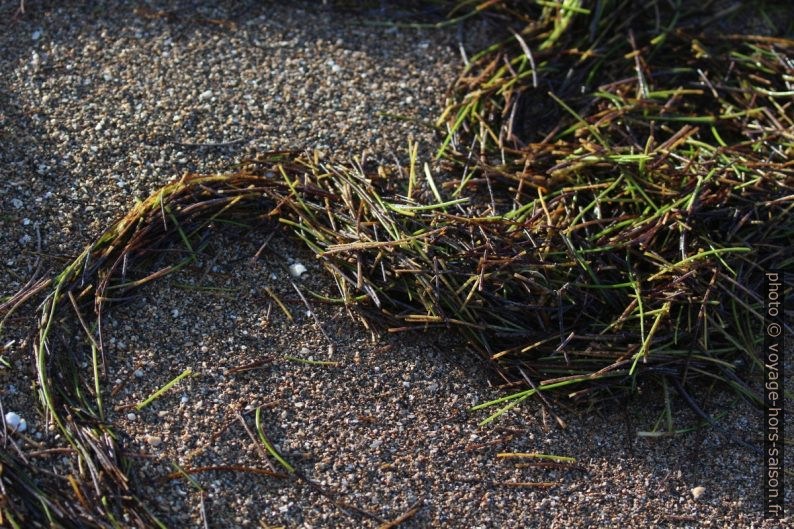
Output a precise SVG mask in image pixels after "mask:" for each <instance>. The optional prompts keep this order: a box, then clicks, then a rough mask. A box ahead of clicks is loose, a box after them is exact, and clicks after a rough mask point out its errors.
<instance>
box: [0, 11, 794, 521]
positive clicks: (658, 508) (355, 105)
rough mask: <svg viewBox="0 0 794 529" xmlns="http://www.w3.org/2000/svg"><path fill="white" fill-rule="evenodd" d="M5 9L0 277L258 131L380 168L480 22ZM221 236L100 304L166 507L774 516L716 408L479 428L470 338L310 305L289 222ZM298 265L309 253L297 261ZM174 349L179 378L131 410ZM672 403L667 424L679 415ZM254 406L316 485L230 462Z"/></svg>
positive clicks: (22, 393)
mask: <svg viewBox="0 0 794 529" xmlns="http://www.w3.org/2000/svg"><path fill="white" fill-rule="evenodd" d="M0 6H1V7H2V11H1V12H0V20H1V21H0V24H2V26H3V31H2V34H0V72H2V75H0V296H2V295H9V294H12V293H14V292H16V291H17V290H18V289H19V288H20V287H21V286H22V285H23V284H24V283H25V282H26V281H27V280H28V279H29V278H30V276H31V275H32V274H33V273H34V271H35V268H36V266H40V267H42V269H43V270H47V271H49V272H48V273H49V274H54V273H57V271H58V270H59V269H60V268H61V267H62V266H63V265H64V264H65V263H66V262H67V260H68V259H69V258H71V257H73V256H75V255H76V254H77V253H78V252H79V251H80V250H81V249H82V248H83V247H84V246H85V245H86V244H88V243H90V241H91V240H92V238H94V237H96V236H97V235H98V234H99V233H100V232H101V230H102V229H103V228H104V227H105V226H107V225H109V224H110V223H111V222H112V221H113V220H115V219H117V218H118V217H119V216H120V215H121V214H122V213H123V212H124V211H126V210H127V209H128V208H129V207H131V206H132V205H133V204H134V202H135V200H136V199H143V198H145V197H146V196H147V195H148V194H149V193H151V192H152V191H153V190H154V189H156V188H157V187H158V186H159V185H162V184H163V183H165V182H168V181H170V180H171V179H173V178H175V177H178V176H180V175H181V174H184V173H185V172H186V171H189V172H201V173H208V172H213V171H220V170H226V169H228V168H229V166H230V165H231V164H233V163H235V162H237V161H240V160H243V159H245V158H247V157H250V156H252V155H254V154H255V153H256V152H262V151H266V150H276V149H319V150H322V151H323V152H325V153H327V154H328V155H329V156H338V157H346V156H352V155H358V156H362V155H363V156H366V157H368V158H370V159H373V160H376V161H379V162H381V163H384V164H387V163H394V160H395V159H397V160H404V159H405V157H406V147H407V139H408V137H409V136H410V137H413V138H414V139H416V140H418V141H420V142H421V144H422V145H423V153H424V155H425V156H427V155H428V153H429V152H431V151H432V146H433V145H434V142H436V141H437V138H435V136H434V133H433V131H432V130H431V129H430V128H428V127H427V126H426V124H427V123H428V122H432V120H433V119H434V118H435V117H436V116H437V115H438V113H439V112H440V110H441V108H442V105H443V103H444V98H445V92H446V90H447V88H448V87H449V85H450V84H451V83H452V81H453V80H454V78H455V76H456V75H457V73H458V71H459V69H460V68H461V66H462V58H461V53H460V49H461V48H463V49H464V50H465V51H466V52H467V53H474V52H476V51H477V45H478V43H477V42H467V41H465V40H463V41H462V40H461V37H462V35H464V34H466V35H469V34H483V33H484V32H485V31H486V30H485V29H484V28H482V27H479V26H478V24H479V22H467V24H471V26H470V27H469V26H467V27H466V30H467V31H465V32H464V31H461V30H460V28H457V27H454V26H453V27H448V28H445V29H443V30H430V29H396V28H393V27H387V26H378V25H372V24H368V23H367V22H368V21H370V20H372V18H373V17H374V16H376V15H379V16H386V17H388V16H390V15H391V16H393V13H391V12H390V11H389V10H388V9H386V10H385V11H383V9H385V8H380V9H381V10H380V11H379V12H378V13H364V14H362V13H361V12H350V11H342V10H340V9H334V8H331V7H330V6H324V5H321V3H320V2H317V3H309V2H305V3H304V2H300V3H296V4H290V5H289V6H287V5H286V3H283V4H282V3H275V2H274V3H267V2H265V3H263V2H253V1H249V2H190V1H181V2H176V3H172V2H123V1H120V0H119V1H110V2H99V3H94V2H27V12H26V14H25V15H23V16H21V17H19V18H18V19H14V17H13V14H14V9H15V8H16V2H3V3H2V4H0ZM395 114H399V115H402V116H405V117H408V118H410V119H397V118H395V117H394V115H395ZM218 231H219V233H218V234H217V237H216V238H214V239H212V240H211V242H210V244H209V246H208V247H207V249H206V250H205V252H204V254H203V255H202V257H201V259H200V260H199V262H197V263H195V266H192V267H189V268H187V269H185V270H183V271H181V272H179V273H178V274H176V275H173V276H169V277H168V278H166V279H164V280H162V281H160V282H157V283H154V284H151V285H149V286H147V287H145V288H144V289H143V290H142V291H141V292H140V294H141V295H140V296H139V297H138V298H136V299H135V300H133V301H131V302H128V303H126V304H122V305H119V306H117V307H115V308H114V309H113V310H112V311H111V312H110V315H109V317H108V320H107V322H106V328H105V336H106V341H107V342H108V343H109V347H108V355H109V358H108V374H107V380H106V381H105V384H106V387H107V388H113V389H112V396H109V397H108V399H109V401H110V402H108V403H107V407H108V408H109V409H113V412H112V414H111V416H110V417H109V419H110V420H111V421H112V422H113V423H114V424H115V426H116V430H117V431H118V432H120V436H121V439H122V444H123V445H124V446H125V448H126V449H129V451H130V452H131V453H135V454H138V460H139V461H140V466H139V468H138V469H137V470H136V472H135V476H136V479H137V481H138V486H139V487H140V490H141V491H143V492H144V496H146V497H147V498H150V499H151V502H152V505H154V506H155V508H156V509H157V511H158V512H159V513H160V514H161V515H162V518H163V519H164V520H165V521H166V522H167V523H168V524H169V525H170V526H171V527H204V526H205V525H204V524H206V526H207V527H213V528H226V527H254V528H264V527H280V526H284V527H290V528H293V527H294V528H299V527H305V528H309V527H315V528H322V527H380V526H382V525H383V524H387V523H389V522H392V521H394V522H400V520H401V518H405V519H406V520H405V521H404V522H402V523H401V524H399V526H400V527H406V528H407V527H461V528H477V527H482V528H496V527H553V528H569V527H637V528H640V527H692V528H695V527H770V528H771V527H785V526H788V527H791V526H792V525H786V523H787V522H785V521H784V522H781V523H777V524H776V523H765V522H764V521H763V520H762V515H761V513H762V500H763V490H762V488H761V477H762V461H761V458H760V455H759V454H755V453H752V452H749V451H748V450H746V449H744V448H742V447H739V446H737V445H736V444H734V443H732V442H731V441H730V440H728V439H727V438H726V437H725V436H724V435H722V434H720V433H719V432H718V431H715V430H713V429H701V430H697V431H696V432H695V433H691V434H686V435H679V436H676V437H672V438H648V437H643V436H638V435H637V432H638V431H647V430H650V429H652V427H653V425H654V422H655V421H656V420H657V417H658V416H659V414H660V412H661V411H662V403H661V402H659V401H658V400H657V399H655V398H654V397H655V396H656V395H658V393H657V391H658V388H653V387H650V386H649V387H647V388H644V389H645V390H646V391H644V392H641V393H640V394H639V395H638V396H636V397H634V398H633V399H632V400H631V401H628V402H627V401H624V400H621V401H616V402H614V403H608V404H607V405H605V406H604V407H603V408H601V409H599V410H588V409H581V408H570V407H568V406H567V405H566V403H565V400H564V396H561V400H560V401H559V403H558V404H555V405H554V408H553V413H552V410H550V409H548V408H547V407H546V406H545V404H544V403H543V402H542V401H541V400H527V401H526V402H525V403H523V404H522V405H521V406H519V407H517V408H515V409H514V410H512V411H510V412H509V413H507V414H505V415H504V416H502V417H500V418H499V419H497V420H496V421H494V422H492V423H490V424H488V425H487V426H482V427H481V426H478V422H479V421H481V420H482V419H484V418H486V417H487V416H488V412H487V411H478V412H472V411H469V408H470V407H471V406H473V405H476V404H479V403H482V402H486V401H488V400H490V399H494V398H497V397H499V396H501V395H504V394H505V393H504V391H500V390H499V389H498V388H496V387H494V386H493V383H495V382H496V381H495V380H494V379H493V377H492V374H490V373H489V372H488V370H487V366H486V365H485V364H484V363H483V361H482V360H480V359H479V358H477V357H476V356H474V355H473V353H471V352H469V351H467V350H466V349H465V348H464V347H462V346H461V345H460V344H459V343H456V342H455V340H454V339H453V338H451V337H449V336H445V335H440V334H432V333H428V334H423V335H422V334H410V335H409V334H402V333H393V334H389V333H383V332H380V333H376V332H374V331H373V330H371V329H367V328H365V327H364V326H363V325H361V324H360V323H358V322H355V321H353V320H351V318H350V317H349V316H348V314H347V312H346V310H345V308H344V307H340V306H336V305H330V304H323V303H321V302H319V301H317V300H316V299H315V298H312V297H309V298H307V301H308V306H307V304H306V303H304V301H303V300H302V299H301V297H300V295H299V294H298V293H297V291H296V288H295V287H296V286H297V287H298V289H299V290H300V291H301V292H302V293H307V292H308V291H314V292H320V293H325V294H327V295H329V296H334V295H336V288H335V286H334V284H333V281H331V280H330V279H329V278H328V277H327V276H326V275H324V273H323V271H322V269H321V267H320V266H319V265H318V264H317V262H316V260H315V258H314V257H313V256H312V255H311V254H309V253H307V251H306V250H304V249H303V248H301V247H300V246H299V244H298V242H297V240H296V239H294V238H290V237H289V236H288V234H287V233H286V232H280V233H278V234H276V235H275V236H274V237H273V238H272V240H270V243H269V244H268V246H267V248H266V249H265V251H263V252H262V253H261V255H260V256H259V257H258V258H257V259H255V260H252V259H251V258H252V256H253V255H254V254H256V253H257V250H258V249H259V248H260V247H261V245H262V243H263V242H264V241H265V239H266V238H268V236H269V231H267V230H264V231H261V232H260V231H255V232H247V231H241V230H235V229H233V228H223V229H219V230H218ZM296 261H297V262H300V263H302V264H303V265H305V266H306V268H307V270H308V271H307V272H306V273H305V274H303V276H302V277H300V278H299V279H298V278H294V277H293V276H292V275H291V274H290V272H289V265H290V264H293V263H294V262H296ZM293 283H294V286H293ZM267 289H270V290H271V291H272V292H274V293H275V294H276V295H277V297H278V298H279V299H281V300H282V301H283V302H284V305H285V309H286V312H285V310H282V309H281V308H280V307H279V306H277V304H276V303H275V302H274V301H273V298H272V297H271V296H270V295H269V294H267ZM287 312H289V316H288V315H287ZM31 314H32V311H30V310H23V311H21V312H20V313H19V314H18V315H16V316H14V317H13V318H12V319H11V320H10V321H9V322H8V327H7V329H6V330H5V331H4V335H3V337H2V343H0V348H2V355H3V357H4V358H5V359H6V360H7V361H8V362H9V363H10V365H11V367H10V368H5V367H1V366H0V399H2V406H3V409H4V410H6V411H9V410H13V411H15V412H17V413H19V415H21V416H23V417H24V418H25V419H26V421H27V423H28V426H29V428H28V432H26V434H27V438H26V439H20V443H21V445H22V446H23V447H24V446H34V445H37V444H41V445H42V446H48V443H50V442H51V440H49V438H48V435H47V433H48V432H47V426H46V424H45V422H44V418H43V416H42V415H41V413H40V411H38V408H37V406H36V401H35V398H36V397H35V392H34V380H35V372H34V369H33V365H32V362H31V353H30V340H29V332H30V328H31V320H30V317H31ZM789 340H790V341H792V340H791V338H789ZM329 346H332V348H333V352H330V351H329ZM790 356H791V355H789V357H790ZM285 357H290V358H285ZM301 360H303V361H301ZM305 360H308V361H310V362H315V363H307V362H304V361H305ZM317 361H319V362H322V363H321V364H317V363H316V362H317ZM789 366H790V362H789ZM187 368H191V369H192V370H193V371H194V373H195V376H192V377H189V378H186V379H185V380H183V381H181V382H180V383H179V384H178V385H177V386H175V387H174V388H173V389H172V390H171V391H169V392H168V393H167V394H165V395H164V396H163V397H162V398H160V399H158V400H157V401H155V402H154V403H153V404H152V405H151V406H149V407H147V408H145V409H143V410H141V411H137V412H136V411H133V410H131V409H130V406H129V405H130V404H134V403H136V402H139V401H140V400H141V399H143V398H145V397H146V396H147V395H149V394H151V393H152V392H153V391H155V390H156V389H157V388H159V387H161V386H162V385H163V384H165V383H166V382H167V381H169V380H171V379H172V378H173V377H175V376H176V375H177V374H179V373H180V372H182V371H183V370H185V369H187ZM108 393H109V394H110V393H111V392H110V391H109V392H108ZM675 402H676V404H677V405H678V406H679V407H680V408H681V410H682V411H681V412H680V413H678V414H677V415H676V421H677V422H676V424H675V427H676V428H688V427H691V426H693V425H697V424H698V420H697V417H695V416H694V415H693V414H692V413H690V412H688V411H686V409H685V405H684V404H683V402H681V401H675ZM259 406H262V410H263V411H262V421H263V425H264V430H265V432H266V434H267V436H268V438H269V439H270V440H271V441H272V442H273V444H274V445H275V446H276V448H277V450H278V451H279V452H280V453H281V454H282V455H283V457H284V458H285V459H286V460H287V461H288V462H289V463H290V464H291V465H293V466H294V467H295V468H296V469H298V470H299V471H300V472H301V473H302V474H303V475H305V476H306V477H307V478H308V479H310V480H311V481H312V482H314V483H315V484H316V486H309V485H307V484H306V482H301V481H294V480H279V479H274V478H272V477H268V476H263V475H258V474H255V473H251V472H246V471H245V470H241V469H240V467H244V469H250V468H268V464H273V463H274V462H273V461H272V460H269V459H267V458H265V457H263V454H262V448H261V445H260V444H259V443H258V442H255V441H254V440H252V438H251V437H250V436H249V434H248V433H247V431H246V427H247V428H249V429H250V428H253V424H254V416H253V415H254V414H253V411H252V410H254V409H255V408H257V407H259ZM704 407H705V409H707V410H708V411H709V412H710V413H712V414H716V413H719V412H721V411H725V415H723V416H721V418H720V419H719V422H720V424H721V425H723V426H724V428H726V429H729V430H731V431H732V432H733V433H734V435H736V436H737V437H740V438H742V439H745V440H747V441H750V442H754V443H756V444H758V443H759V440H760V436H761V414H760V411H759V410H756V409H754V408H752V407H750V406H749V405H747V404H745V403H743V402H735V401H734V396H733V395H725V394H721V393H719V392H715V393H713V394H712V395H711V397H710V398H709V400H708V401H707V402H705V403H704ZM555 414H556V415H555ZM243 423H245V425H246V426H244V425H243ZM789 424H790V421H789ZM563 426H564V427H563ZM789 431H794V430H791V428H790V427H789ZM26 443H27V444H26ZM501 453H545V454H555V455H559V456H566V457H570V458H575V460H576V461H575V464H567V465H555V464H553V463H552V464H548V462H545V463H546V464H544V465H538V464H537V461H536V460H530V459H526V458H514V457H499V454H501ZM57 457H58V456H54V457H52V459H57ZM787 459H788V460H789V462H790V461H791V459H790V458H787ZM172 462H175V463H177V464H178V465H180V466H182V467H184V468H187V467H189V468H198V467H213V468H215V470H207V471H205V472H200V473H197V474H195V475H194V476H193V478H194V479H195V480H196V482H197V483H198V484H199V485H200V486H201V487H202V488H203V489H204V490H205V491H206V493H205V494H204V495H203V496H202V494H201V493H200V492H199V491H198V489H197V488H196V487H195V486H193V485H192V484H191V483H190V482H188V481H187V480H185V479H184V478H182V477H179V476H177V477H169V474H171V473H172V472H173V471H174V467H173V466H172V464H171V463H172ZM36 463H37V464H41V465H43V466H44V467H46V468H50V467H52V468H55V467H56V466H57V465H58V464H59V462H58V461H49V460H48V459H47V458H41V459H38V460H37V461H36ZM790 466H791V465H790ZM792 468H794V467H792ZM697 487H703V489H702V490H700V489H697V490H696V491H695V493H694V494H693V489H695V488H697ZM791 492H792V491H791V487H789V489H788V490H787V500H788V501H787V504H788V505H789V506H791V505H793V504H792V502H791ZM698 493H700V494H698ZM696 496H697V497H696ZM202 497H203V499H202ZM395 526H396V525H395Z"/></svg>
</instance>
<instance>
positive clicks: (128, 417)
mask: <svg viewBox="0 0 794 529" xmlns="http://www.w3.org/2000/svg"><path fill="white" fill-rule="evenodd" d="M127 419H129V420H130V421H134V420H135V419H137V417H136V416H135V414H134V413H128V414H127Z"/></svg>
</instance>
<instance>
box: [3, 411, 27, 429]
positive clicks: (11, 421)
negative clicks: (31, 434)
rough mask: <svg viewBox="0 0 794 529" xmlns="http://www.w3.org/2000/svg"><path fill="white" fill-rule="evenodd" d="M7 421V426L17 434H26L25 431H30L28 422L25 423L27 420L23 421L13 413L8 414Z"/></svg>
mask: <svg viewBox="0 0 794 529" xmlns="http://www.w3.org/2000/svg"><path fill="white" fill-rule="evenodd" d="M5 420H6V426H7V427H8V428H9V429H11V430H14V431H16V432H24V431H25V430H27V429H28V423H27V421H25V419H23V418H22V417H20V416H19V415H17V414H16V413H14V412H13V411H9V412H8V413H6V416H5Z"/></svg>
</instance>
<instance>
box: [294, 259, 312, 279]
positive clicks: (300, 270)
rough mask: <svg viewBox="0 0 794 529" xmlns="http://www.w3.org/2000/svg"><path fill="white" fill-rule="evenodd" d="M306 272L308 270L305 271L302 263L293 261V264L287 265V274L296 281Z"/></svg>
mask: <svg viewBox="0 0 794 529" xmlns="http://www.w3.org/2000/svg"><path fill="white" fill-rule="evenodd" d="M306 272H308V270H306V267H305V266H303V264H302V263H299V262H297V261H295V262H294V263H292V264H291V265H289V273H290V275H292V277H294V278H296V279H297V278H300V276H302V275H303V274H305V273H306Z"/></svg>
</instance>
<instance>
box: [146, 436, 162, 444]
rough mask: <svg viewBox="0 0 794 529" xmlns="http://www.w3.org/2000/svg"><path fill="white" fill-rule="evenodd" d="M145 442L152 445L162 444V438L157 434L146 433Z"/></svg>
mask: <svg viewBox="0 0 794 529" xmlns="http://www.w3.org/2000/svg"><path fill="white" fill-rule="evenodd" d="M146 442H147V443H149V444H150V445H152V446H160V445H161V444H163V438H162V437H160V436H159V435H147V436H146Z"/></svg>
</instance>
